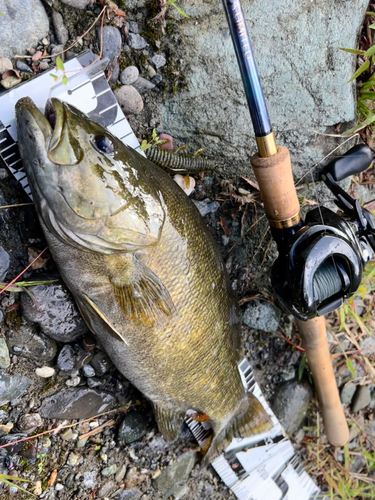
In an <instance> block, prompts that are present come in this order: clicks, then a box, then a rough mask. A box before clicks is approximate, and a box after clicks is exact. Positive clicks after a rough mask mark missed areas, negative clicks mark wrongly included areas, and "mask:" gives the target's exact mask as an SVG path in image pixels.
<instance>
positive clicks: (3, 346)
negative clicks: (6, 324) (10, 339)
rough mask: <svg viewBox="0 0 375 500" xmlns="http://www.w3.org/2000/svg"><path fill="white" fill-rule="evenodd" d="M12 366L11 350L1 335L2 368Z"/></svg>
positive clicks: (0, 363) (0, 356) (0, 359)
mask: <svg viewBox="0 0 375 500" xmlns="http://www.w3.org/2000/svg"><path fill="white" fill-rule="evenodd" d="M9 366H10V357H9V350H8V346H7V343H6V341H5V339H3V338H2V337H0V368H2V369H3V370H5V369H6V368H9Z"/></svg>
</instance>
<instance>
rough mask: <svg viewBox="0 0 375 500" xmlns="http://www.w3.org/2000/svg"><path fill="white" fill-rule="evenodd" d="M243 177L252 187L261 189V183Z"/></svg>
mask: <svg viewBox="0 0 375 500" xmlns="http://www.w3.org/2000/svg"><path fill="white" fill-rule="evenodd" d="M241 179H243V180H244V181H246V182H247V183H248V184H250V186H251V187H253V188H254V189H256V190H257V191H259V184H258V183H257V182H255V181H252V180H251V179H249V178H248V177H241Z"/></svg>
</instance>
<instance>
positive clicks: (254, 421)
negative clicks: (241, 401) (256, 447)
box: [202, 392, 272, 464]
mask: <svg viewBox="0 0 375 500" xmlns="http://www.w3.org/2000/svg"><path fill="white" fill-rule="evenodd" d="M246 396H247V405H246V409H245V410H244V411H242V412H241V411H240V412H239V413H238V414H236V415H235V416H234V417H233V418H232V419H231V420H230V422H229V423H228V424H227V425H226V426H225V427H224V428H223V427H219V426H218V424H215V422H212V424H213V428H214V438H213V440H212V442H211V443H210V446H209V448H208V449H207V447H206V449H205V450H202V451H203V454H204V460H203V463H204V464H208V462H210V461H212V460H213V459H214V458H216V456H217V455H219V454H220V453H222V452H223V450H224V449H225V448H226V447H227V446H228V445H229V444H230V443H231V441H232V439H233V438H234V437H245V436H252V435H254V434H260V433H261V432H265V431H267V430H268V429H270V428H271V427H272V422H271V420H270V417H269V416H268V414H267V412H266V410H265V409H264V408H263V406H262V405H261V404H260V402H259V401H258V400H257V398H256V397H255V396H254V395H253V394H251V393H250V392H248V393H246Z"/></svg>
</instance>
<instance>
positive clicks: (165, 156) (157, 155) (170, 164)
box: [145, 146, 216, 173]
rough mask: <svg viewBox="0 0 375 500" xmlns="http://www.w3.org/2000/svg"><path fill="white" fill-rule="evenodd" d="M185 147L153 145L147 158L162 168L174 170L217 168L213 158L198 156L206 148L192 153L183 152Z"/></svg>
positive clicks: (189, 170)
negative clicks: (174, 148)
mask: <svg viewBox="0 0 375 500" xmlns="http://www.w3.org/2000/svg"><path fill="white" fill-rule="evenodd" d="M183 149H185V148H184V147H182V148H178V149H176V150H173V151H170V150H168V149H163V148H159V147H158V146H153V147H151V148H149V149H147V150H146V151H145V153H146V156H147V158H148V159H149V160H150V161H152V162H153V163H155V165H157V166H158V167H160V168H163V169H169V170H172V171H173V172H186V173H194V172H207V171H209V170H213V169H214V168H215V166H216V165H215V162H214V161H213V160H206V159H204V158H198V155H200V154H201V153H203V151H204V149H199V150H198V151H196V152H195V153H194V154H192V155H188V154H185V153H181V151H182V150H183Z"/></svg>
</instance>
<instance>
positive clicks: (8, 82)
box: [1, 76, 22, 90]
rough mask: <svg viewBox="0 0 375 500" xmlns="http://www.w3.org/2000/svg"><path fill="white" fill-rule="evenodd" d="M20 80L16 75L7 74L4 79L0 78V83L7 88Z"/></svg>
mask: <svg viewBox="0 0 375 500" xmlns="http://www.w3.org/2000/svg"><path fill="white" fill-rule="evenodd" d="M21 81H22V80H21V79H20V78H17V77H16V76H8V77H7V78H4V80H1V85H2V86H3V87H4V88H5V89H7V90H8V89H11V88H12V87H15V86H16V85H18V84H19V83H21Z"/></svg>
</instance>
